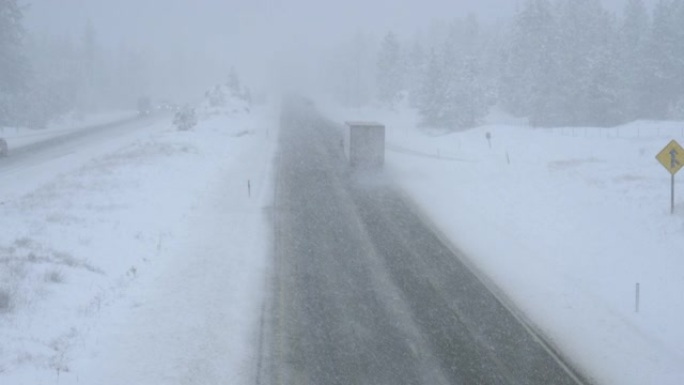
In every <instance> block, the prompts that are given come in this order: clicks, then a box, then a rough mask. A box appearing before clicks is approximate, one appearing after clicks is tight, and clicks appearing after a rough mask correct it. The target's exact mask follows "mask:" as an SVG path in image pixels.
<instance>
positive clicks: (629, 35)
mask: <svg viewBox="0 0 684 385" xmlns="http://www.w3.org/2000/svg"><path fill="white" fill-rule="evenodd" d="M649 28H650V19H649V15H648V10H647V9H646V6H645V5H644V2H643V0H628V1H627V3H626V6H625V12H624V20H623V21H622V25H621V26H620V30H619V40H618V51H619V63H620V64H619V69H618V70H619V74H620V83H621V86H622V88H621V95H622V97H621V99H622V104H623V111H624V118H625V120H627V121H629V120H635V119H638V118H640V117H643V116H646V115H648V114H647V111H645V106H646V105H647V100H646V98H647V96H646V95H645V94H644V89H645V88H646V85H647V80H648V78H647V75H648V72H647V69H648V67H647V66H648V62H647V50H646V49H647V45H646V44H647V39H648V33H649Z"/></svg>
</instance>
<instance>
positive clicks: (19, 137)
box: [0, 111, 138, 151]
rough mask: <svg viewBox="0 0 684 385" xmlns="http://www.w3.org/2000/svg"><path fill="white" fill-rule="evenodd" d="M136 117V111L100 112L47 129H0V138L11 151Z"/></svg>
mask: <svg viewBox="0 0 684 385" xmlns="http://www.w3.org/2000/svg"><path fill="white" fill-rule="evenodd" d="M136 116H138V113H137V111H114V112H101V113H94V114H89V115H85V116H82V117H74V116H67V117H65V118H63V119H62V120H61V121H59V122H52V123H50V124H49V126H48V127H47V128H43V129H30V128H23V127H0V138H3V139H5V140H6V141H7V143H8V145H9V148H10V151H11V150H12V149H16V148H20V147H24V146H27V145H29V144H32V143H36V142H41V141H44V140H47V139H50V138H54V137H57V136H61V135H66V134H70V133H72V132H76V131H82V130H87V129H89V128H93V127H95V128H97V126H100V125H103V124H108V123H112V122H118V121H123V120H126V119H132V118H134V117H136Z"/></svg>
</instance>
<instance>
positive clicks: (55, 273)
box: [45, 270, 64, 283]
mask: <svg viewBox="0 0 684 385" xmlns="http://www.w3.org/2000/svg"><path fill="white" fill-rule="evenodd" d="M45 282H51V283H64V274H62V272H61V271H60V270H51V271H48V272H47V273H45Z"/></svg>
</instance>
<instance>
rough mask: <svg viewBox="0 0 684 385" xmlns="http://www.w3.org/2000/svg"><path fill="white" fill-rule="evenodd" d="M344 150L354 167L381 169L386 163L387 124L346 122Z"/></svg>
mask: <svg viewBox="0 0 684 385" xmlns="http://www.w3.org/2000/svg"><path fill="white" fill-rule="evenodd" d="M346 123H347V130H346V132H345V136H344V141H343V145H344V152H345V155H346V156H347V160H348V161H349V164H350V165H351V167H352V168H356V169H379V168H382V166H383V164H384V163H385V126H384V125H382V124H379V123H374V122H346Z"/></svg>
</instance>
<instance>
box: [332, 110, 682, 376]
mask: <svg viewBox="0 0 684 385" xmlns="http://www.w3.org/2000/svg"><path fill="white" fill-rule="evenodd" d="M330 111H331V115H333V116H335V117H336V119H337V120H339V121H343V120H376V121H380V122H383V123H385V124H386V126H387V130H388V143H387V148H388V151H387V165H386V168H387V172H388V173H389V174H390V175H391V176H392V177H393V179H394V180H395V181H396V182H398V183H399V184H400V185H401V186H402V187H403V189H404V190H405V192H406V193H407V194H408V195H409V196H410V197H411V198H412V199H413V200H415V202H416V203H417V205H418V206H419V207H420V209H421V210H422V211H423V212H424V214H425V215H426V216H428V217H430V219H431V220H432V221H433V222H434V223H435V225H436V227H438V228H439V229H440V230H441V231H442V232H443V234H444V236H445V237H447V238H448V239H450V240H451V241H452V243H453V244H455V245H458V247H459V248H460V249H462V251H463V252H465V254H466V255H467V256H468V258H469V262H470V263H471V265H472V266H474V267H475V268H476V269H477V270H478V271H479V272H480V275H481V276H482V277H483V279H485V280H489V281H490V283H491V284H492V285H493V286H495V287H497V288H498V289H499V291H500V295H501V296H502V297H506V299H507V300H508V301H511V302H512V303H515V306H516V307H518V308H519V309H520V311H521V312H522V316H523V317H525V318H527V319H529V320H530V321H531V322H532V323H533V324H535V325H536V326H537V327H538V329H539V330H541V331H542V332H543V333H544V334H545V335H546V336H548V337H549V338H550V340H551V341H552V343H553V344H555V345H556V346H558V347H560V348H561V349H562V350H563V351H564V352H565V354H566V355H567V356H568V358H569V359H570V360H571V361H572V362H575V363H576V364H577V365H579V366H580V367H582V368H586V370H587V371H588V373H587V374H589V375H590V377H591V378H593V379H595V380H596V381H597V382H598V383H601V384H622V385H626V384H635V385H636V384H660V385H662V384H672V385H675V384H682V383H684V328H682V325H684V199H677V203H676V205H677V206H676V207H677V211H676V213H675V215H670V174H669V172H668V171H666V170H665V169H664V168H663V166H661V165H660V164H659V163H658V162H657V161H656V159H655V155H656V154H657V153H658V152H659V151H660V150H661V149H662V148H663V147H664V146H665V145H666V144H668V142H669V141H670V140H671V139H677V140H679V141H681V142H684V131H683V128H684V124H682V123H677V122H637V123H632V124H629V125H626V126H621V127H617V128H610V129H602V128H556V129H532V128H529V127H525V126H514V125H510V123H508V124H507V125H502V124H495V122H492V123H490V124H489V125H486V126H483V127H480V128H477V129H472V130H467V131H464V132H459V133H453V134H448V135H444V134H440V133H437V132H434V131H433V132H430V133H428V132H425V131H424V130H421V129H419V128H416V126H417V124H416V122H417V118H416V116H415V114H414V113H412V112H411V111H403V112H399V113H394V112H386V111H385V112H383V111H377V110H375V111H374V110H348V111H340V110H337V111H335V109H334V108H331V109H330ZM487 133H490V136H491V148H490V146H489V142H488V140H487V138H486V136H487ZM680 179H681V176H680ZM676 185H677V189H678V191H681V194H684V181H681V182H677V184H676ZM637 284H639V291H640V299H639V301H640V303H639V309H638V312H637V308H636V307H637V304H636V301H637V299H636V296H637V294H636V291H637Z"/></svg>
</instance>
